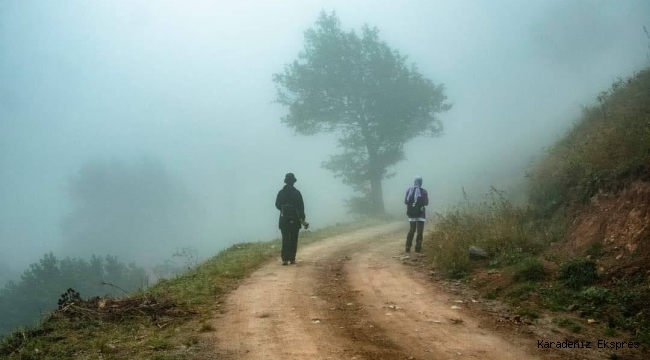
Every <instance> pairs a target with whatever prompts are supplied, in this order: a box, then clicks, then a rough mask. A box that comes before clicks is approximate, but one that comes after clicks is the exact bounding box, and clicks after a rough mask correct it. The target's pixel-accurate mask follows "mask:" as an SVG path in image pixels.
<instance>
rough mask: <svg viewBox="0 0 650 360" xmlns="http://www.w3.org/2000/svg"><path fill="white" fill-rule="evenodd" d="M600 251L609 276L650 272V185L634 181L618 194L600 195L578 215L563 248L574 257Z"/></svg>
mask: <svg viewBox="0 0 650 360" xmlns="http://www.w3.org/2000/svg"><path fill="white" fill-rule="evenodd" d="M590 247H593V248H599V253H600V254H601V256H599V258H598V259H597V260H596V262H597V263H598V266H599V268H600V270H601V271H602V272H603V273H605V274H607V277H609V278H611V277H616V278H618V279H625V278H629V277H632V276H636V275H638V274H644V275H645V273H646V272H648V271H649V270H650V183H648V182H641V181H638V182H635V183H633V184H631V185H630V186H628V187H627V188H626V189H624V190H622V191H621V192H619V193H617V194H598V195H596V196H594V197H593V198H592V199H591V201H590V203H589V204H588V205H587V206H585V207H584V209H583V210H582V211H581V212H580V213H579V214H578V216H577V217H576V220H575V222H574V224H573V227H572V229H571V232H570V235H569V241H568V242H567V244H566V247H564V250H566V251H568V252H569V253H571V254H572V255H574V256H584V254H585V252H586V251H587V250H588V249H589V248H590Z"/></svg>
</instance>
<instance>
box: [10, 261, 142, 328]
mask: <svg viewBox="0 0 650 360" xmlns="http://www.w3.org/2000/svg"><path fill="white" fill-rule="evenodd" d="M104 283H108V284H112V285H115V286H117V287H119V288H120V289H123V290H124V291H127V292H133V291H136V290H138V289H140V288H143V287H145V286H146V285H147V284H148V277H147V275H146V273H145V270H144V269H143V268H141V267H139V266H136V265H135V264H133V263H131V264H129V265H126V264H124V263H122V262H120V261H118V259H117V257H115V256H106V257H103V258H102V257H99V256H94V255H93V256H92V258H91V260H90V261H86V260H83V259H78V258H65V259H62V260H59V259H58V258H57V257H56V256H54V254H52V253H49V254H45V255H44V256H43V258H42V259H41V260H39V262H38V263H33V264H31V265H30V266H29V269H27V270H25V271H24V272H23V274H22V275H21V277H20V280H17V281H9V282H8V283H7V284H5V285H4V286H3V287H1V288H0V319H2V321H0V337H1V336H2V334H3V333H6V332H8V331H11V330H13V329H15V328H17V327H20V326H31V325H34V324H35V323H36V322H37V321H38V320H39V319H40V318H41V316H42V315H46V314H47V313H48V312H49V311H51V310H53V309H55V308H56V306H57V300H58V299H59V296H60V295H61V294H62V293H64V292H65V291H66V289H68V288H73V289H75V290H77V291H78V292H79V293H80V294H81V296H82V297H84V298H87V297H92V296H103V295H118V296H122V295H124V293H122V291H121V290H117V291H116V289H114V288H112V287H110V286H107V285H104Z"/></svg>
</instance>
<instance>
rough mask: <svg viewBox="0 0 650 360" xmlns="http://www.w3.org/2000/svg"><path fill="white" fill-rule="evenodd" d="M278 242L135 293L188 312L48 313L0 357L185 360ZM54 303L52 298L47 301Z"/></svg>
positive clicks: (324, 233)
mask: <svg viewBox="0 0 650 360" xmlns="http://www.w3.org/2000/svg"><path fill="white" fill-rule="evenodd" d="M382 222H384V221H383V220H363V221H358V222H354V223H349V224H337V225H335V226H331V227H327V228H323V229H319V230H316V231H304V232H302V233H301V236H300V240H299V241H300V242H299V244H300V246H304V245H307V244H309V243H312V242H315V241H319V240H322V239H325V238H328V237H331V236H335V235H338V234H342V233H346V232H350V231H354V230H356V229H359V228H363V227H368V226H372V225H377V224H380V223H382ZM280 248H281V241H280V240H273V241H269V242H253V243H243V244H236V245H233V246H231V247H229V248H228V249H225V250H223V251H221V252H219V253H218V254H217V255H215V256H214V257H212V258H211V259H209V260H207V261H205V262H203V263H201V264H199V265H198V266H197V267H196V268H194V269H192V270H190V271H188V272H186V273H184V274H182V275H180V276H178V277H176V278H174V279H171V280H163V281H160V282H159V283H158V284H156V285H154V286H153V287H151V288H149V289H147V290H145V291H144V292H142V293H140V294H138V295H142V294H145V295H146V296H148V297H153V298H156V299H171V300H173V301H175V302H176V303H177V304H178V306H179V307H181V308H182V309H185V310H189V311H191V312H192V314H193V315H191V316H190V317H184V318H172V319H170V321H169V322H166V323H165V325H164V326H157V325H156V324H155V323H154V322H152V321H150V320H149V319H148V318H145V317H142V318H134V319H125V320H123V321H120V322H110V321H84V320H80V319H76V320H74V319H67V318H63V317H56V318H54V317H50V318H49V319H48V320H45V321H44V322H42V323H41V324H40V325H39V326H37V327H36V328H34V329H20V330H17V331H15V332H14V333H12V334H10V335H8V336H6V337H4V338H3V339H1V341H0V358H2V359H7V360H18V359H20V360H27V359H68V358H98V357H104V358H112V359H155V358H158V359H172V358H173V359H184V358H191V357H192V351H191V350H192V347H193V345H195V344H197V343H198V340H199V334H200V333H203V332H210V331H215V330H217V329H214V327H213V326H212V325H210V324H209V322H208V321H209V319H210V318H211V317H212V313H213V312H214V311H218V307H217V302H218V301H219V299H220V298H221V297H222V296H223V295H225V294H226V293H228V291H230V290H231V289H233V288H235V287H236V286H237V283H238V282H239V280H241V279H244V278H246V277H247V276H248V275H249V274H251V273H252V272H253V271H255V270H256V269H258V268H259V267H260V266H261V265H263V264H264V263H266V262H267V261H269V260H271V259H272V258H274V257H275V256H277V255H278V254H279V251H280ZM52 301H53V302H54V301H56V299H52Z"/></svg>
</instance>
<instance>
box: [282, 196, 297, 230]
mask: <svg viewBox="0 0 650 360" xmlns="http://www.w3.org/2000/svg"><path fill="white" fill-rule="evenodd" d="M295 197H296V193H295V191H292V192H290V193H289V194H287V198H285V201H286V202H287V203H286V204H284V205H282V208H281V209H280V217H281V218H282V220H283V221H285V222H288V223H291V224H292V223H294V222H295V221H300V213H299V212H298V207H297V206H295V205H294V204H292V203H291V202H292V200H293V199H295Z"/></svg>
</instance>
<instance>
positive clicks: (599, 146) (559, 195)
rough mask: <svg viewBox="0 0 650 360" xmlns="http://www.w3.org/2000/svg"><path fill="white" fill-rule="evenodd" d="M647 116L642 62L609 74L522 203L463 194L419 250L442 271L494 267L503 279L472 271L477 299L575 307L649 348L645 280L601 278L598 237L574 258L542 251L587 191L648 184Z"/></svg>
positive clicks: (537, 172) (560, 237) (496, 194)
mask: <svg viewBox="0 0 650 360" xmlns="http://www.w3.org/2000/svg"><path fill="white" fill-rule="evenodd" d="M648 114H650V68H646V69H644V70H642V71H640V72H638V73H636V74H634V75H633V76H631V77H630V78H628V79H625V80H622V79H620V80H618V81H616V82H615V83H614V84H612V86H611V88H610V89H608V90H607V91H604V92H602V93H601V94H600V95H599V96H598V98H597V102H596V103H595V104H594V105H592V106H587V107H585V108H584V109H583V113H582V117H581V118H580V119H579V120H578V121H577V122H576V123H575V125H574V126H573V127H572V128H571V129H570V130H569V131H568V132H567V133H566V134H565V135H564V136H563V137H561V138H560V139H559V140H558V141H557V142H556V143H555V144H553V145H552V146H551V147H549V150H548V153H547V154H546V156H545V157H544V158H543V159H542V160H541V161H540V162H538V163H537V164H535V166H534V167H532V168H531V170H530V171H529V172H528V174H527V178H528V180H527V182H528V184H527V185H528V186H527V190H526V191H527V194H526V196H525V198H526V199H525V201H524V202H522V203H517V204H514V203H512V202H511V201H510V200H509V199H508V197H507V196H506V194H504V193H503V192H500V191H498V190H497V189H495V188H492V189H491V191H490V192H489V193H488V194H487V195H486V197H485V199H484V200H483V201H482V202H478V203H474V202H470V201H468V199H467V198H465V201H464V202H463V203H461V204H459V205H458V206H457V207H455V208H454V209H453V210H451V211H447V212H445V213H444V214H442V215H440V216H439V217H438V219H437V222H436V228H435V229H434V230H433V231H432V232H431V234H430V238H429V239H428V240H429V242H430V244H432V246H428V247H425V251H426V252H427V255H428V258H430V259H432V267H433V268H435V269H436V271H437V272H439V273H442V274H445V275H446V276H447V277H450V278H462V277H467V276H468V275H470V274H472V272H474V271H475V270H477V269H481V268H483V269H486V268H487V269H490V270H489V271H498V272H499V273H500V274H502V275H505V276H499V277H488V278H487V279H488V281H494V282H496V284H486V283H485V281H486V279H485V278H483V277H480V276H479V277H478V280H476V285H477V286H479V287H480V288H481V289H483V290H482V291H486V292H484V295H483V297H484V298H486V299H502V300H504V301H506V302H507V303H509V304H511V305H513V306H517V307H520V308H519V309H526V310H525V311H532V312H533V313H535V312H537V311H539V310H542V309H545V310H550V311H554V312H564V311H568V310H569V309H570V310H571V311H574V310H575V311H580V312H581V313H582V315H588V316H590V317H594V318H597V319H600V320H601V323H606V324H607V326H608V328H609V329H612V330H610V331H609V332H608V333H609V334H615V333H616V332H617V331H624V332H626V333H627V334H628V335H629V336H630V337H633V338H634V339H636V340H637V341H641V342H642V343H643V344H645V346H647V347H650V311H648V309H650V288H649V287H648V281H647V278H646V277H643V276H641V277H640V278H639V279H634V280H632V279H627V280H625V281H622V280H617V279H614V278H612V279H607V278H601V276H599V273H598V271H597V266H596V262H595V260H596V259H600V258H602V257H603V256H604V255H606V254H604V248H603V244H602V243H601V242H598V241H596V242H592V243H591V244H589V245H588V247H587V249H586V250H585V253H584V254H583V255H582V256H581V257H580V258H576V259H568V255H567V254H563V253H560V252H553V251H547V249H549V248H551V247H552V246H553V245H554V244H561V243H563V242H565V241H566V238H567V235H568V232H569V229H570V227H571V225H572V223H573V220H574V219H575V216H576V214H577V213H578V211H579V210H580V209H584V208H585V207H587V206H588V200H589V199H590V198H591V197H592V196H593V195H595V194H596V193H598V192H599V191H604V192H610V193H615V192H616V191H618V190H620V189H623V188H624V187H625V186H627V185H628V184H630V183H632V182H633V181H637V180H644V181H650V116H648ZM470 246H477V247H480V248H482V249H484V250H486V251H487V253H488V254H489V258H487V259H482V260H472V259H471V258H470V257H469V253H468V249H469V248H470ZM496 269H498V270H496ZM483 271H485V270H483ZM489 271H488V274H490V273H489ZM494 279H498V280H494ZM490 286H493V288H490ZM497 287H498V289H499V290H500V291H496V290H495V288H497ZM521 311H523V310H521ZM522 316H523V314H522ZM558 321H559V323H558V324H559V325H560V326H562V327H566V328H568V329H570V330H571V331H573V332H580V331H581V330H582V329H581V326H580V325H579V324H576V323H573V322H571V321H570V320H569V319H568V318H566V319H562V318H561V319H560V320H558Z"/></svg>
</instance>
